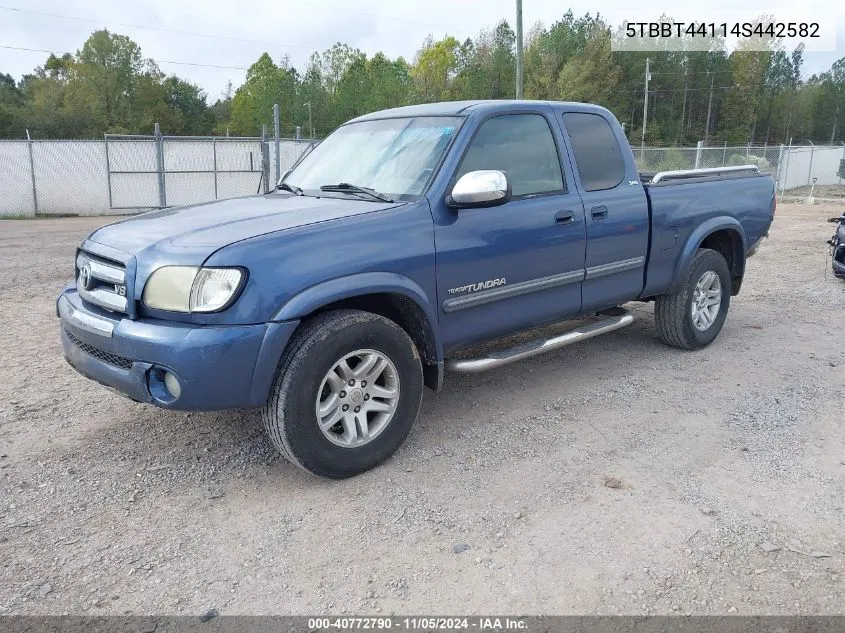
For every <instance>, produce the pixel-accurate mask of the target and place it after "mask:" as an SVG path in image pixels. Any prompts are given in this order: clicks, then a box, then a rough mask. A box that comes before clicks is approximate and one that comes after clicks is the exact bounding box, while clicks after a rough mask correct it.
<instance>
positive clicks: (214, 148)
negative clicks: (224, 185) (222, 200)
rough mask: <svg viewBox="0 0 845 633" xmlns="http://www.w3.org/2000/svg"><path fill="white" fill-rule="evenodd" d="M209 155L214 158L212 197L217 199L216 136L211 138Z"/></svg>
mask: <svg viewBox="0 0 845 633" xmlns="http://www.w3.org/2000/svg"><path fill="white" fill-rule="evenodd" d="M211 156H212V158H213V159H214V199H215V200H217V137H216V136H215V137H213V138H212V139H211Z"/></svg>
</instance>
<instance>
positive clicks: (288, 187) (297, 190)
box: [276, 182, 303, 196]
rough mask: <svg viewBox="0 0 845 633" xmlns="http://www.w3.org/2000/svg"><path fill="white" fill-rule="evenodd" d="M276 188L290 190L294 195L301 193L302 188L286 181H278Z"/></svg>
mask: <svg viewBox="0 0 845 633" xmlns="http://www.w3.org/2000/svg"><path fill="white" fill-rule="evenodd" d="M276 189H284V190H285V191H290V192H291V193H292V194H294V195H295V196H301V195H303V194H302V189H300V188H299V187H297V186H296V185H292V184H290V183H287V182H282V183H279V185H278V186H277V187H276Z"/></svg>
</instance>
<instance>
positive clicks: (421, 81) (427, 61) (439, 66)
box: [411, 35, 460, 102]
mask: <svg viewBox="0 0 845 633" xmlns="http://www.w3.org/2000/svg"><path fill="white" fill-rule="evenodd" d="M459 47H460V45H459V43H458V40H456V39H455V38H454V37H452V36H451V35H447V36H446V37H444V38H443V39H442V40H439V41H437V42H435V41H433V40H432V38H431V36H429V37H428V38H426V40H425V42H423V47H422V49H420V51H419V52H418V53H417V57H416V60H415V61H414V66H413V68H412V70H411V76H412V77H413V79H414V85H415V88H416V92H417V98H418V99H419V100H420V101H424V102H432V101H448V100H449V99H450V98H452V93H451V86H452V81H453V80H454V79H455V76H456V75H457V68H458V50H459Z"/></svg>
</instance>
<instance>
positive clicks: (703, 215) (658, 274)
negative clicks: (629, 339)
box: [643, 172, 775, 297]
mask: <svg viewBox="0 0 845 633" xmlns="http://www.w3.org/2000/svg"><path fill="white" fill-rule="evenodd" d="M644 187H645V190H646V195H647V197H648V201H649V213H650V214H651V227H652V228H651V232H652V235H651V249H650V253H649V258H648V264H647V270H646V284H645V287H644V290H643V296H644V297H649V296H655V295H659V294H663V293H665V292H666V291H667V289H668V288H669V287H670V285H671V283H672V277H673V275H674V273H675V270H676V268H677V266H678V262H679V260H680V259H681V257H682V255H683V253H684V249H685V248H688V245H689V244H690V239H689V238H690V237H691V236H692V233H693V232H694V231H709V229H713V228H715V227H716V226H717V225H720V224H725V225H728V224H730V223H732V222H733V223H734V224H735V223H736V222H738V223H739V225H740V226H741V228H742V232H743V233H744V235H745V245H744V246H745V253H747V252H748V251H749V250H750V249H751V248H752V246H754V244H756V243H757V242H758V241H759V240H760V238H762V237H763V236H764V235H765V234H766V232H767V231H768V228H769V225H770V224H771V221H772V208H773V204H774V195H775V190H774V181H773V180H772V177H771V174H762V173H751V172H738V173H724V174H702V175H698V176H693V177H689V178H683V179H674V180H673V179H668V180H664V181H662V182H658V183H646V184H644ZM705 234H706V233H705ZM745 253H743V255H744V254H745Z"/></svg>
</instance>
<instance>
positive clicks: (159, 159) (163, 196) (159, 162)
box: [155, 123, 167, 209]
mask: <svg viewBox="0 0 845 633" xmlns="http://www.w3.org/2000/svg"><path fill="white" fill-rule="evenodd" d="M155 143H156V172H157V173H158V205H159V208H161V209H163V208H164V207H166V206H167V192H166V190H165V186H166V183H165V182H164V141H163V139H162V138H161V127H159V124H158V123H156V124H155Z"/></svg>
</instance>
